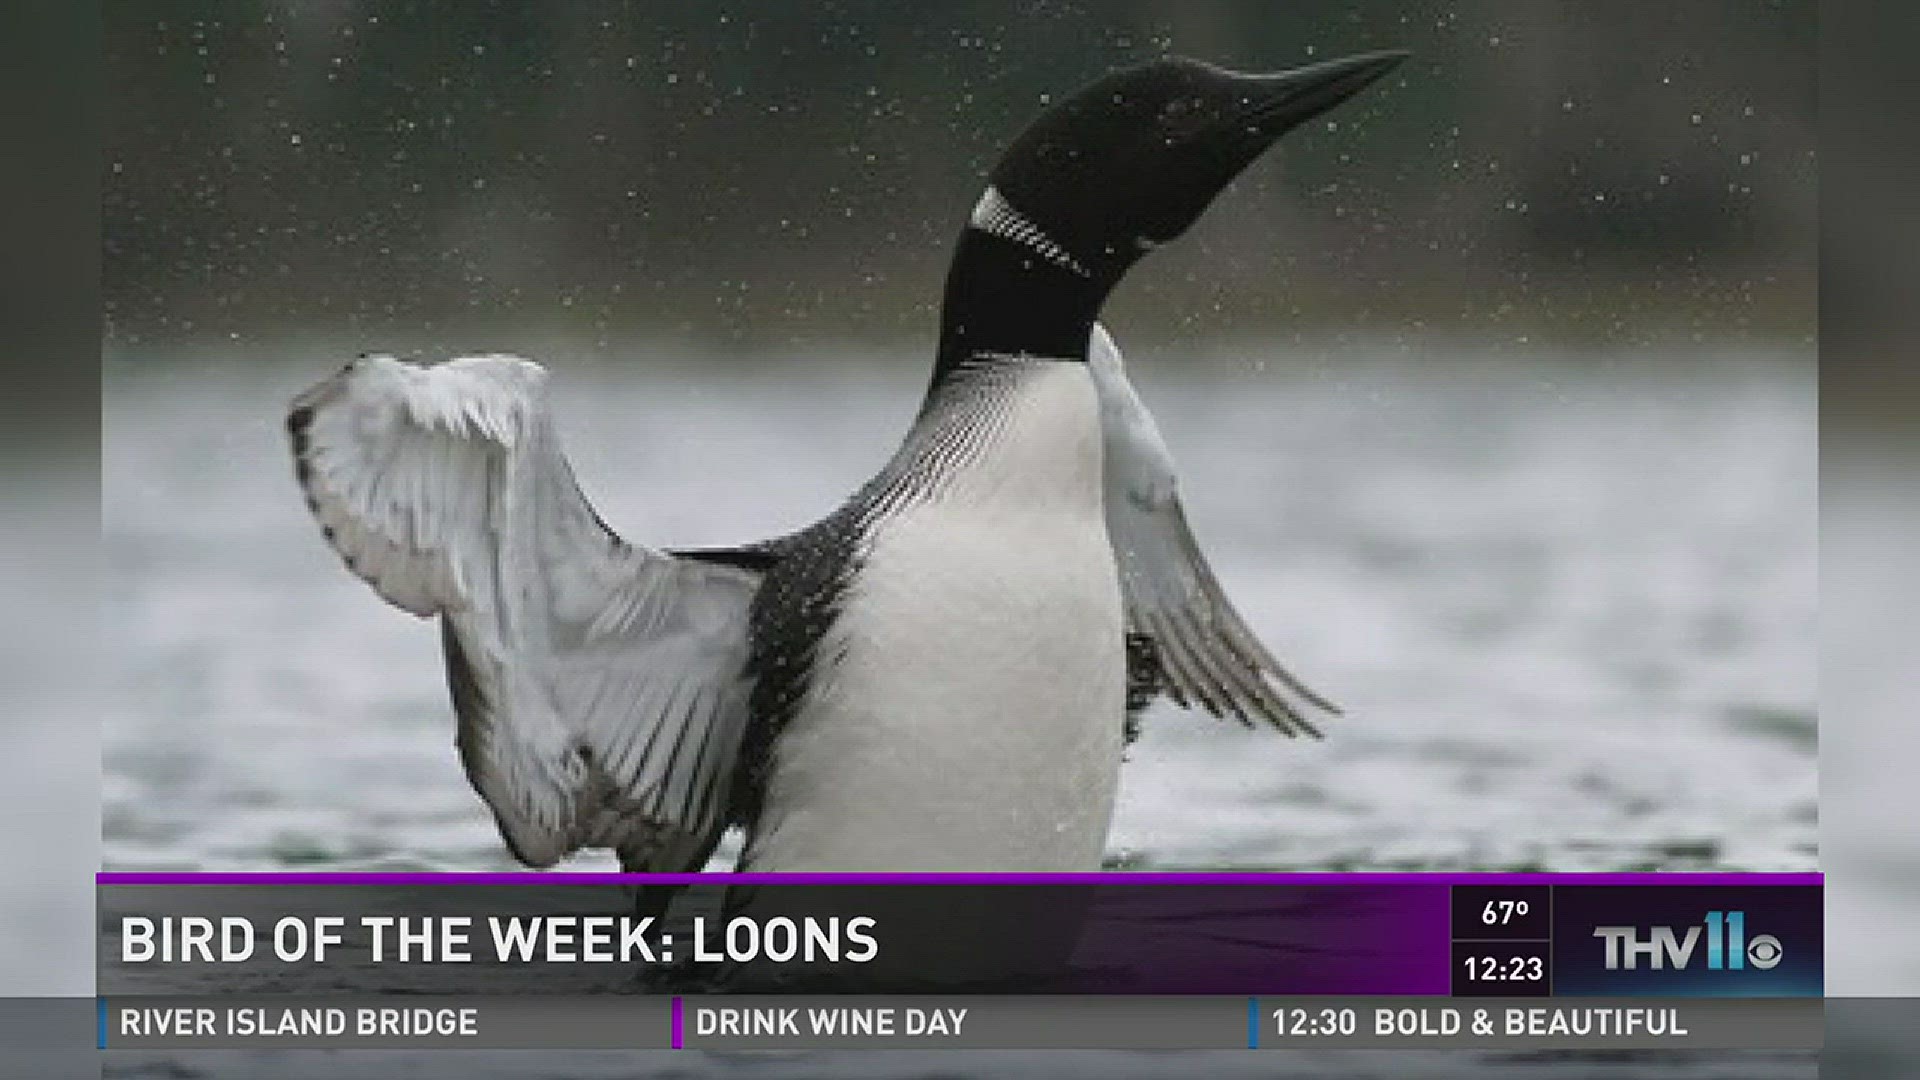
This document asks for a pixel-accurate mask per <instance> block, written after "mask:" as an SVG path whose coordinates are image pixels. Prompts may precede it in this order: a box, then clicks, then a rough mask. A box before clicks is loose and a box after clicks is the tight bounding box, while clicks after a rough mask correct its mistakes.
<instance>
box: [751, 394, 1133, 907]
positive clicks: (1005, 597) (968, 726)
mask: <svg viewBox="0 0 1920 1080" xmlns="http://www.w3.org/2000/svg"><path fill="white" fill-rule="evenodd" d="M1006 363H1008V364H1009V365H1010V366H1011V368H1012V371H1011V376H1012V378H1013V379H1014V380H1015V385H1014V386H1013V387H1012V388H1011V390H1010V391H1009V393H1008V396H1007V398H1006V400H1005V402H1004V405H1003V407H1002V409H1001V410H1000V412H999V415H998V416H997V418H996V419H995V420H994V421H992V422H991V423H990V424H984V425H983V426H984V427H986V430H981V431H978V432H976V433H975V434H976V435H977V436H978V437H977V438H976V439H975V440H973V442H972V444H971V445H968V446H964V447H963V448H961V449H960V450H959V451H958V452H957V453H956V454H955V455H954V456H952V457H950V458H948V459H946V460H945V461H944V462H943V466H942V470H941V475H939V476H937V477H935V478H933V480H932V481H931V486H930V487H929V489H928V491H927V492H926V494H925V496H924V497H922V498H917V499H913V500H910V501H907V502H906V503H904V504H903V505H902V506H901V507H900V508H898V509H897V510H895V511H893V512H890V513H887V514H885V515H883V516H881V517H879V518H878V519H877V520H875V521H874V523H873V525H872V527H871V528H870V530H869V531H868V532H867V534H866V535H865V536H864V537H863V538H862V540H861V546H862V550H861V552H860V553H859V565H858V569H857V570H856V571H855V572H854V574H853V575H852V577H851V579H850V580H849V582H848V584H847V586H846V590H847V591H846V593H845V596H844V599H843V601H842V609H841V613H840V615H839V618H838V619H837V620H836V622H835V624H834V627H833V629H832V630H831V631H830V632H829V634H828V635H827V637H826V639H825V640H823V641H822V642H821V643H820V648H819V655H820V656H822V657H828V658H831V659H830V660H824V661H819V662H817V663H818V667H817V670H816V672H815V674H814V676H813V680H812V682H811V685H810V686H809V688H808V690H807V694H806V697H805V699H804V701H803V702H802V704H801V706H800V708H799V710H798V711H797V712H796V714H795V715H794V717H793V718H792V720H791V721H790V722H789V723H788V726H787V729H786V730H785V731H784V732H783V733H782V735H781V736H780V738H779V741H778V742H777V743H776V744H775V746H774V750H773V759H772V761H771V762H770V764H771V772H770V777H769V781H768V788H767V793H766V800H765V803H764V805H763V807H762V811H761V815H760V818H759V820H758V822H757V823H756V825H755V826H754V832H753V836H752V838H751V840H750V842H749V846H748V850H747V853H746V856H745V861H744V864H743V865H744V866H745V867H746V868H750V869H755V870H839V871H857V870H954V871H959V870H976V871H985V870H993V871H1016V870H1033V871H1066V870H1093V869H1097V868H1098V867H1099V864H1100V856H1101V851H1102V846H1103V843H1104V840H1105V837H1106V834H1107V829H1108V825H1109V822H1110V820H1111V816H1112V811H1113V799H1114V791H1115V788H1116V786H1117V784H1118V778H1119V771H1120V758H1121V734H1122V725H1121V717H1122V715H1123V712H1124V697H1125V682H1126V678H1125V659H1124V655H1123V653H1124V649H1123V632H1122V619H1121V601H1120V591H1119V580H1118V575H1117V573H1116V570H1115V565H1114V556H1113V549H1112V546H1111V543H1110V541H1109V539H1108V533H1107V527H1106V521H1105V517H1104V511H1103V498H1102V484H1103V479H1102V452H1103V451H1102V429H1101V417H1100V408H1099V401H1098V398H1097V395H1096V392H1095V387H1094V384H1093V380H1092V377H1091V375H1090V373H1089V371H1088V368H1087V366H1086V365H1085V364H1083V363H1078V362H1060V361H1053V360H1008V361H1006Z"/></svg>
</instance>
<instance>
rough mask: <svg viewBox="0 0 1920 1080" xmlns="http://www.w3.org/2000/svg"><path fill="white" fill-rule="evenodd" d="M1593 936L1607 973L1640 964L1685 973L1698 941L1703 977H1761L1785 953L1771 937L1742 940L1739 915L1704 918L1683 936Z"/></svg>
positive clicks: (1622, 931) (1605, 932) (1630, 931)
mask: <svg viewBox="0 0 1920 1080" xmlns="http://www.w3.org/2000/svg"><path fill="white" fill-rule="evenodd" d="M1593 936H1594V937H1597V938H1600V939H1601V940H1602V941H1603V942H1604V943H1605V945H1606V950H1607V955H1606V961H1607V970H1608V971H1618V970H1620V969H1622V968H1624V969H1626V970H1628V971H1634V970H1636V969H1638V968H1639V966H1640V962H1641V961H1642V960H1645V961H1646V962H1647V966H1648V967H1649V968H1652V969H1653V970H1655V971H1662V970H1665V969H1666V968H1669V967H1672V968H1685V967H1686V966H1687V965H1688V964H1691V963H1692V962H1693V961H1694V958H1695V957H1694V950H1695V948H1696V947H1698V946H1699V944H1700V939H1701V938H1702V937H1705V938H1706V944H1707V949H1706V953H1707V969H1708V970H1709V971H1739V970H1741V969H1743V968H1748V967H1754V968H1759V969H1760V970H1762V971H1764V970H1766V969H1768V968H1770V967H1773V966H1774V965H1776V964H1778V963H1779V962H1780V958H1781V957H1782V956H1784V955H1785V953H1786V951H1785V950H1784V949H1782V948H1781V947H1780V939H1779V938H1777V937H1774V936H1773V935H1772V934H1756V935H1755V936H1754V937H1753V938H1752V939H1751V940H1749V939H1748V937H1747V913H1746V912H1744V911H1728V912H1725V913H1722V912H1718V911H1709V912H1707V919H1706V922H1705V923H1704V924H1703V925H1700V926H1689V927H1687V928H1686V934H1685V935H1684V936H1683V935H1681V934H1680V933H1679V932H1677V931H1676V930H1675V929H1674V928H1673V927H1671V926H1654V927H1648V928H1645V929H1644V932H1643V929H1642V928H1641V927H1638V926H1596V927H1594V930H1593Z"/></svg>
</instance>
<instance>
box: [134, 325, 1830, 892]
mask: <svg viewBox="0 0 1920 1080" xmlns="http://www.w3.org/2000/svg"><path fill="white" fill-rule="evenodd" d="M1122 346H1123V347H1128V348H1129V352H1130V362H1131V366H1132V370H1133V373H1134V377H1135V380H1136V381H1137V382H1138V383H1139V384H1140V386H1141V388H1142V392H1143V394H1144V395H1145V396H1146V398H1147V401H1148V404H1149V405H1150V406H1151V407H1152V408H1153V409H1154V410H1155V411H1156V413H1157V414H1158V416H1159V417H1160V420H1161V424H1162V426H1163V428H1164V429H1165V431H1166V434H1167V438H1168V440H1169V442H1170V443H1171V444H1172V446H1173V449H1174V452H1175V454H1176V456H1177V457H1178V459H1179V461H1180V464H1181V468H1182V474H1183V479H1184V484H1185V497H1186V500H1187V507H1188V511H1189V513H1190V515H1191V516H1192V518H1193V519H1194V526H1195V529H1196V531H1197V532H1198V534H1199V536H1200V538H1201V540H1202V543H1203V544H1204V545H1205V546H1206V548H1207V549H1208V551H1209V552H1210V553H1211V556H1212V558H1213V560H1214V564H1215V566H1216V568H1217V570H1218V571H1219V572H1220V575H1221V577H1222V578H1223V580H1224V581H1225V583H1226V585H1227V588H1228V590H1229V592H1230V593H1231V594H1232V596H1233V597H1234V598H1235V599H1236V601H1237V602H1238V603H1239V604H1240V606H1241V607H1242V610H1243V611H1244V612H1245V613H1246V615H1247V616H1248V618H1249V619H1250V621H1251V622H1252V623H1253V625H1254V626H1255V627H1256V629H1258V630H1259V631H1260V633H1261V634H1262V636H1263V637H1264V638H1265V639H1266V641H1267V642H1268V643H1269V645H1270V646H1272V648H1273V650H1274V651H1275V653H1276V654H1277V655H1279V656H1280V657H1281V658H1282V660H1283V661H1285V662H1287V663H1288V664H1289V665H1290V666H1291V667H1293V668H1294V669H1295V670H1296V671H1297V672H1298V673H1300V674H1301V675H1302V676H1303V677H1305V678H1306V679H1307V681H1308V682H1309V683H1310V684H1311V685H1313V686H1315V687H1316V688H1318V689H1320V690H1322V691H1323V692H1325V693H1327V694H1328V695H1330V696H1332V697H1333V698H1335V699H1336V700H1338V701H1339V702H1341V703H1342V704H1343V705H1344V706H1345V707H1346V710H1347V716H1346V717H1345V718H1343V719H1339V720H1336V721H1333V722H1332V723H1331V724H1330V725H1328V738H1327V739H1326V740H1325V741H1324V742H1318V743H1316V742H1311V741H1304V740H1300V741H1290V740H1287V739H1285V738H1282V737H1279V736H1277V735H1276V734H1274V733H1272V732H1270V731H1264V730H1262V731H1247V730H1242V729H1240V728H1239V727H1237V726H1235V725H1233V724H1231V723H1228V722H1222V721H1217V720H1214V719H1212V718H1210V717H1207V716H1205V715H1203V714H1189V713H1183V712H1180V711H1179V710H1175V709H1172V708H1170V707H1159V708H1157V709H1156V711H1154V712H1153V713H1152V714H1150V715H1149V717H1148V718H1147V724H1146V734H1145V736H1144V737H1143V738H1142V740H1141V741H1140V742H1139V743H1137V744H1136V745H1135V746H1134V748H1133V750H1132V751H1131V754H1130V763H1129V765H1128V766H1127V771H1126V775H1125V778H1124V781H1123V785H1122V791H1121V802H1120V809H1119V813H1118V818H1117V822H1116V824H1115V827H1114V831H1113V834H1112V837H1111V842H1110V855H1111V857H1112V858H1113V859H1114V860H1115V861H1117V862H1124V863H1126V864H1128V865H1141V866H1152V867H1183V868H1189V867H1272V868H1284V869H1336V870H1345V869H1355V870H1358V869H1436V870H1438V869H1529V868H1540V869H1550V870H1594V869H1607V870H1618V869H1644V868H1658V869H1676V870H1678V869H1708V868H1732V869H1753V870H1762V869H1765V870H1808V869H1814V868H1815V867H1816V863H1817V860H1816V826H1817V812H1816V808H1815V794H1816V780H1815V759H1816V743H1817V738H1816V723H1815V718H1814V716H1815V712H1814V701H1815V692H1816V691H1815V686H1816V679H1815V665H1816V647H1815V645H1816V638H1815V610H1816V596H1817V587H1816V498H1817V493H1816V459H1815V404H1814V376H1813V366H1812V360H1811V356H1810V353H1807V352H1796V351H1793V350H1767V349H1756V348H1752V347H1744V348H1733V347H1727V348H1702V347H1700V346H1688V347H1684V348H1677V349H1671V350H1664V351H1647V352H1644V353H1609V354H1597V355H1574V356H1564V357H1545V358H1541V357H1528V358H1524V359H1523V358H1517V357H1515V356H1513V355H1512V354H1511V353H1509V354H1507V355H1505V356H1503V357H1500V358H1490V357H1487V356H1483V355H1480V354H1479V353H1477V352H1475V351H1474V350H1472V349H1470V348H1467V347H1465V346H1458V347H1450V348H1447V347H1443V348H1440V349H1438V350H1434V351H1426V352H1423V353H1422V354H1421V355H1419V356H1406V355H1400V354H1398V353H1397V351H1396V350H1393V349H1389V348H1381V349H1379V350H1377V351H1370V350H1368V349H1366V348H1362V347H1356V346H1353V345H1343V346H1339V347H1333V346H1319V345H1314V344H1300V343H1295V342H1287V343H1285V344H1284V345H1283V344H1281V343H1278V342H1267V341H1248V342H1221V343H1217V344H1215V345H1213V346H1210V347H1209V349H1208V356H1207V357H1204V358H1203V359H1202V361H1199V362H1194V363H1189V364H1180V363H1176V362H1174V361H1173V360H1172V359H1170V358H1171V357H1173V356H1174V355H1175V354H1174V352H1173V351H1172V350H1166V349H1155V348H1151V347H1148V346H1145V345H1137V346H1131V347H1129V345H1128V342H1127V341H1126V339H1125V336H1124V335H1122ZM249 349H250V350H251V351H252V352H255V353H259V354H269V355H274V356H276V357H279V358H283V359H285V360H286V362H283V363H277V364H263V363H259V362H257V361H255V362H251V363H249V362H241V361H240V360H239V359H236V358H235V357H234V355H233V354H234V352H235V350H231V349H229V350H210V351H208V352H207V353H206V354H205V355H203V356H199V357H196V358H193V359H184V360H183V359H181V358H180V355H179V352H178V350H176V349H171V348H169V349H162V348H159V347H139V346H127V345H122V346H120V347H119V348H118V350H117V351H118V352H119V353H120V355H117V356H115V357H114V358H113V364H112V366H111V368H110V374H109V389H108V395H107V400H106V404H105V432H106V444H105V447H104V473H105V475H104V483H105V500H106V501H105V508H104V515H103V516H104V526H105V553H106V558H107V561H108V566H109V577H108V606H107V618H106V628H105V638H106V640H107V642H108V644H109V647H110V651H109V654H108V656H109V661H108V664H107V687H106V689H107V690H108V695H109V709H108V717H107V723H106V725H105V735H104V778H103V831H104V859H105V863H106V866H107V868H109V869H120V870H132V869H182V870H191V869H205V870H212V869H276V868H293V867H297V868H301V869H338V870H347V869H356V870H365V869H384V870H412V869H439V870H454V869H460V870H487V869H509V868H512V867H513V866H514V865H515V864H513V863H512V862H511V860H510V859H509V857H508V856H507V855H506V853H505V851H504V850H503V848H502V847H501V845H500V843H499V841H498V839H497V837H496V836H495V834H494V831H493V827H492V825H491V824H490V821H489V819H488V817H487V815H486V813H485V811H484V808H483V807H482V806H481V804H480V803H479V801H478V799H477V797H476V796H475V795H474V794H473V792H472V791H471V790H470V789H469V788H468V786H467V783H466V780H465V778H464V776H463V775H462V774H461V772H460V768H459V765H458V762H457V761H456V759H455V754H454V749H453V730H454V725H453V718H452V714H451V712H450V710H449V708H448V705H447V703H446V691H445V688H444V685H443V683H442V681H441V680H442V676H441V670H440V660H439V652H438V644H437V641H436V634H435V631H434V628H433V627H432V626H431V625H430V624H427V623H423V622H420V621H417V620H415V619H413V618H411V617H409V616H407V615H405V614H402V613H400V612H398V611H396V610H394V609H391V608H388V607H386V606H385V605H384V604H382V603H381V602H380V601H379V600H378V599H377V598H376V597H375V596H374V595H373V594H372V593H371V591H369V590H368V589H367V588H366V587H365V586H364V585H362V584H361V583H360V582H358V581H357V580H355V579H354V578H352V577H351V576H349V575H348V574H347V572H346V571H345V570H344V569H343V568H342V567H341V566H340V565H339V564H338V562H337V560H336V559H335V557H334V556H333V555H332V553H331V552H329V551H328V550H327V549H326V548H325V547H324V546H323V544H322V542H321V539H320V536H319V533H318V529H317V527H316V526H315V525H314V524H313V523H312V521H311V520H310V519H309V518H308V517H307V515H306V510H305V508H304V506H303V505H302V503H301V500H300V498H299V495H298V494H297V491H296V489H295V487H294V485H293V481H292V477H291V467H290V464H289V461H288V458H287V453H286V448H285V445H284V437H283V434H282V431H281V428H280V423H281V418H282V416H283V415H284V409H285V405H286V402H287V400H288V399H289V398H290V397H291V396H292V395H293V394H294V393H295V392H297V391H298V390H299V389H301V388H302V387H304V386H305V385H306V384H308V383H310V382H312V381H314V380H316V379H318V378H320V377H321V376H323V375H325V374H327V373H328V372H329V371H331V370H332V369H333V368H334V367H335V366H337V365H338V364H339V363H340V362H341V360H342V359H343V357H344V354H345V353H347V352H349V351H350V350H348V349H344V348H334V347H330V346H328V345H327V344H326V343H325V342H315V341H312V340H307V339H288V340H286V341H280V342H256V343H251V344H250V345H249ZM615 351H616V352H619V351H620V350H615ZM592 353H593V350H589V349H578V350H572V351H569V350H568V349H567V348H566V347H565V346H564V345H562V346H559V347H557V348H556V349H554V350H551V351H546V352H543V353H542V355H541V356H540V358H541V359H542V360H544V361H545V362H546V363H547V364H548V366H549V367H550V368H552V369H553V370H554V371H555V380H554V395H555V405H556V409H557V412H558V415H559V418H560V425H561V429H562V434H563V438H564V439H565V440H566V443H567V445H568V448H569V451H570V453H571V455H572V457H573V459H574V461H575V463H576V465H577V467H578V470H579V473H580V475H581V480H582V483H583V485H584V486H585V487H586V489H587V491H588V493H589V495H590V497H591V498H592V499H593V500H594V502H595V503H596V505H598V506H599V507H600V508H601V510H602V512H603V513H604V514H605V516H606V517H607V518H608V520H609V521H610V522H611V523H612V524H613V525H614V527H615V528H616V529H618V530H619V531H620V532H621V533H622V534H623V535H625V536H627V537H629V538H630V539H633V540H636V541H640V542H645V543H650V544H656V545H662V546H692V545H702V544H728V543H737V542H741V541H746V540H753V539H759V538H762V537H765V536H769V535H773V534H776V533H779V532H783V531H786V530H788V529H792V528H794V527H797V526H799V525H802V524H805V523H806V522H808V521H810V520H812V519H813V518H815V517H817V516H818V515H820V514H822V513H824V512H825V511H826V510H828V509H829V508H830V507H831V506H832V505H833V504H834V503H835V502H836V501H837V500H838V499H840V498H841V497H843V496H844V494H845V493H846V492H848V491H849V490H851V489H852V488H853V486H855V485H856V484H857V483H858V482H859V481H860V480H862V479H864V478H865V477H866V476H867V475H868V474H870V473H871V471H872V470H873V469H874V468H875V467H876V466H877V465H878V464H879V463H880V462H881V460H882V459H883V458H884V457H885V455H886V454H887V453H888V452H889V451H890V449H891V448H892V446H893V445H894V444H895V442H896V441H897V439H898V437H899V435H900V433H901V431H902V430H903V429H904V426H905V424H906V423H907V420H908V418H909V416H910V415H911V412H912V409H913V407H914V405H915V404H916V402H917V399H918V396H919V394H920V392H921V390H922V388H923V386H924V380H925V366H924V362H923V361H921V360H920V359H918V358H917V357H914V358H911V359H906V358H900V357H891V356H882V355H877V352H876V350H873V349H865V350H862V351H861V354H860V356H859V357H858V358H856V359H853V360H847V359H844V358H842V359H837V360H831V361H830V360H827V359H824V358H822V357H818V356H814V357H808V356H796V357H792V358H781V359H780V361H779V362H771V361H765V362H759V363H748V362H732V363H720V362H719V361H718V359H717V358H716V357H714V356H711V355H703V354H700V353H697V352H694V351H691V350H687V349H684V348H680V349H671V350H670V349H666V348H664V347H659V346H651V347H650V346H646V345H644V344H640V345H635V346H633V347H632V349H631V350H630V351H627V352H626V356H625V358H624V359H621V360H618V361H611V360H604V359H592V358H591V354H592ZM248 359H252V358H251V357H249V358H248ZM724 854H725V852H724V851H723V855H724ZM571 865H572V867H573V868H576V869H600V868H610V867H611V861H610V859H608V858H607V857H605V856H604V855H603V854H594V855H590V856H582V857H579V858H577V859H576V860H575V861H574V862H573V863H572V864H571Z"/></svg>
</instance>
